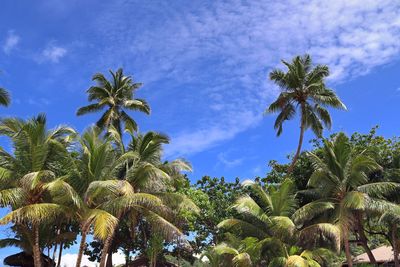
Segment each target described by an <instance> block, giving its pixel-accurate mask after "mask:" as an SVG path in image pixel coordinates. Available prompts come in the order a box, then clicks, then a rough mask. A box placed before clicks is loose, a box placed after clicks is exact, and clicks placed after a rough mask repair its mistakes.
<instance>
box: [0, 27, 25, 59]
mask: <svg viewBox="0 0 400 267" xmlns="http://www.w3.org/2000/svg"><path fill="white" fill-rule="evenodd" d="M20 39H21V38H20V37H19V36H18V35H17V34H16V33H15V32H14V31H13V30H10V31H8V34H7V37H6V39H5V41H4V43H3V52H4V53H5V54H10V53H11V51H12V50H13V49H15V48H16V47H17V45H18V43H19V41H20Z"/></svg>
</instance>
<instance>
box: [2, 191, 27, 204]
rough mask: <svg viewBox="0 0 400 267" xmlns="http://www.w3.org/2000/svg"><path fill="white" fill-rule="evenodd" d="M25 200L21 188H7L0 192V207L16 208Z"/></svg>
mask: <svg viewBox="0 0 400 267" xmlns="http://www.w3.org/2000/svg"><path fill="white" fill-rule="evenodd" d="M24 198H25V191H24V190H23V189H22V188H18V187H16V188H8V189H3V190H0V206H1V207H7V206H12V207H15V206H18V205H19V204H21V202H22V201H23V200H24Z"/></svg>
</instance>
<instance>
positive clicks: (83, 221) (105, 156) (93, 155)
mask: <svg viewBox="0 0 400 267" xmlns="http://www.w3.org/2000/svg"><path fill="white" fill-rule="evenodd" d="M80 144H81V152H80V157H79V159H78V160H77V161H76V162H75V170H74V175H71V177H70V180H69V181H70V183H71V184H72V185H73V186H74V188H76V190H77V191H78V192H80V194H81V195H82V196H83V197H82V207H81V208H80V209H79V210H77V213H78V215H79V223H80V226H81V229H80V230H81V241H80V246H79V251H78V257H77V261H76V266H77V267H79V266H80V265H81V261H82V256H83V252H84V250H85V247H86V236H87V234H88V232H89V230H90V228H91V226H93V228H94V235H95V237H97V238H98V239H100V240H105V239H106V238H107V237H108V236H109V235H110V234H111V233H112V232H113V231H114V228H115V227H116V225H117V223H118V219H117V218H116V217H114V216H113V215H112V214H110V213H108V212H107V211H105V210H102V209H101V208H100V207H101V204H103V202H105V201H108V199H107V197H109V195H107V194H105V195H104V196H103V197H101V198H100V197H99V196H98V194H99V193H98V191H99V190H95V189H93V187H107V186H108V184H109V181H110V180H112V179H116V173H115V172H116V170H118V166H119V165H120V164H123V163H124V162H125V160H126V159H128V158H135V156H134V153H129V154H124V155H122V156H120V155H119V154H118V153H116V151H115V149H114V147H113V146H112V144H111V140H110V138H107V137H106V138H103V137H102V136H101V130H100V129H99V128H96V127H92V128H90V129H89V130H87V131H85V132H84V134H83V135H82V137H81V138H80ZM100 191H101V190H100Z"/></svg>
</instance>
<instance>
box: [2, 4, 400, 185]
mask: <svg viewBox="0 0 400 267" xmlns="http://www.w3.org/2000/svg"><path fill="white" fill-rule="evenodd" d="M399 13H400V4H399V3H398V2H397V1H386V0H382V1H375V0H353V1H346V0H337V1H329V2H328V1H313V0H312V1H236V0H232V1H195V0H193V1H183V0H175V1H161V0H160V1H157V0H151V1H119V0H114V1H93V0H87V1H78V0H69V1H62V0H48V1H42V0H37V1H28V0H25V1H23V0H21V1H12V0H4V1H2V7H1V16H0V70H1V71H2V72H1V74H0V86H2V87H5V88H7V89H9V90H10V91H11V94H12V100H13V103H12V106H11V107H10V108H7V109H4V108H3V109H2V110H1V111H0V112H1V114H2V116H9V115H12V116H20V117H30V116H32V115H35V114H37V113H39V112H46V113H47V115H48V118H49V122H50V125H51V126H56V125H58V124H61V123H62V124H68V125H71V126H73V127H75V128H76V129H77V130H79V131H82V130H83V129H84V128H85V127H87V126H88V125H90V124H91V123H93V122H94V121H95V120H96V119H97V118H98V116H99V115H90V116H84V117H79V118H78V117H76V116H75V112H76V109H77V108H78V107H80V106H82V105H85V104H86V103H87V101H86V95H85V91H86V89H87V88H88V87H89V86H90V85H92V82H91V76H92V75H93V74H94V73H96V72H106V71H107V70H108V69H110V68H111V69H116V68H118V67H123V68H124V69H125V72H126V73H128V74H131V75H133V76H134V79H135V80H136V81H138V82H142V83H143V84H144V86H143V87H142V88H141V89H140V90H139V92H138V97H141V98H146V99H147V100H148V102H149V103H150V105H151V107H152V115H151V116H150V117H146V116H144V115H141V114H132V115H133V116H134V118H136V119H137V120H138V122H139V125H140V130H141V131H147V130H157V131H161V132H164V133H167V134H168V135H169V136H170V137H171V144H170V145H169V146H168V148H167V149H166V158H169V159H171V158H175V157H185V158H187V159H188V160H189V161H191V163H192V164H193V167H194V172H193V173H192V174H191V177H192V179H193V180H195V179H198V178H200V177H201V176H203V175H211V176H225V177H227V178H228V179H230V180H232V179H234V177H236V176H239V177H241V178H242V179H246V178H252V177H254V176H256V175H260V176H262V175H263V174H265V173H266V171H267V162H268V161H269V160H270V159H276V160H280V161H284V160H286V155H287V154H288V153H292V152H293V150H294V149H295V147H296V144H297V139H298V131H299V128H298V123H297V121H294V122H289V123H288V124H287V125H286V127H285V128H284V133H283V135H282V136H281V137H280V138H276V136H275V132H274V130H273V121H274V116H267V117H264V116H263V115H262V113H263V110H264V109H265V107H266V106H267V105H268V104H269V103H270V102H271V100H272V99H273V98H274V97H275V96H276V95H277V92H278V90H277V88H276V87H275V86H274V85H273V84H271V83H270V82H269V81H268V79H267V75H268V72H269V71H270V70H271V69H273V68H275V67H279V66H280V59H287V60H290V59H291V58H292V57H293V56H294V55H297V54H304V53H310V54H311V55H312V56H313V58H314V61H315V62H317V63H323V64H328V65H329V66H330V69H331V76H330V79H329V81H328V83H329V86H330V87H332V88H334V89H335V90H336V91H337V93H338V94H339V95H340V97H341V98H342V99H343V101H344V102H345V104H346V105H347V106H348V109H349V110H348V111H347V112H343V111H332V115H333V120H334V124H333V128H332V131H338V130H343V131H345V132H348V133H352V132H354V131H361V132H367V131H368V130H369V129H370V128H371V127H372V126H374V125H376V124H379V125H380V130H379V133H380V134H383V135H385V136H388V137H390V136H393V135H398V134H399V132H398V130H399V129H400V127H399V126H400V120H398V114H399V113H400V112H399V111H400V105H398V102H399V100H400V75H399V74H400V61H399V56H400V42H399V38H400V16H399V15H400V14H399ZM326 133H329V132H326ZM309 138H311V134H308V135H307V140H309ZM307 146H308V144H307V142H306V144H305V147H307Z"/></svg>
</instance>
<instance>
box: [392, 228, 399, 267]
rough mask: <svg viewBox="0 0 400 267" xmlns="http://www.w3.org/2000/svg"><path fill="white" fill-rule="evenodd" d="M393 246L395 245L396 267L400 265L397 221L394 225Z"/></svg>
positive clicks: (394, 257)
mask: <svg viewBox="0 0 400 267" xmlns="http://www.w3.org/2000/svg"><path fill="white" fill-rule="evenodd" d="M392 246H393V259H394V266H395V267H400V263H399V250H398V247H397V225H396V224H395V223H394V224H393V226H392Z"/></svg>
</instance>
